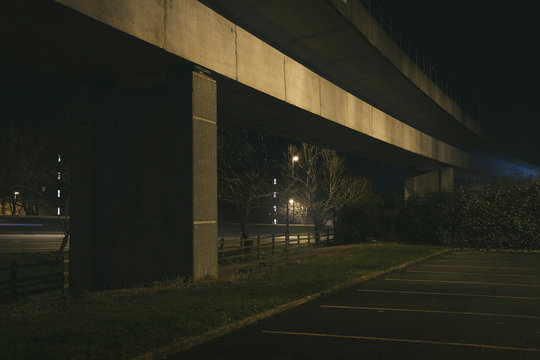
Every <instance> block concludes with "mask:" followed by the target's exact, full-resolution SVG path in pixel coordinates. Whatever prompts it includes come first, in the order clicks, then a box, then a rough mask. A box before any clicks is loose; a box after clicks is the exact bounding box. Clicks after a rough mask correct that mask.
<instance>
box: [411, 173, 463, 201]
mask: <svg viewBox="0 0 540 360" xmlns="http://www.w3.org/2000/svg"><path fill="white" fill-rule="evenodd" d="M404 188H405V189H404V190H405V191H404V192H405V193H404V195H405V199H407V198H408V197H409V196H411V195H413V194H417V195H420V196H422V195H425V194H427V193H428V192H432V191H452V190H454V168H451V167H447V168H443V169H439V170H434V171H429V172H424V173H420V172H418V171H415V170H412V169H410V170H408V171H406V173H405V186H404Z"/></svg>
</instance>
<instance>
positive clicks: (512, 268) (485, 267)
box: [417, 260, 540, 271]
mask: <svg viewBox="0 0 540 360" xmlns="http://www.w3.org/2000/svg"><path fill="white" fill-rule="evenodd" d="M433 261H435V260H433ZM417 266H428V267H440V268H471V269H495V270H536V271H538V270H540V269H539V268H516V267H498V266H474V265H431V264H421V265H417Z"/></svg>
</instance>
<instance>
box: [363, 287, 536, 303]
mask: <svg viewBox="0 0 540 360" xmlns="http://www.w3.org/2000/svg"><path fill="white" fill-rule="evenodd" d="M356 291H360V292H379V293H390V294H414V295H442V296H465V297H485V298H494V299H513V300H540V297H528V296H504V295H483V294H466V293H445V292H430V291H406V290H378V289H356Z"/></svg>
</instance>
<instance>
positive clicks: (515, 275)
mask: <svg viewBox="0 0 540 360" xmlns="http://www.w3.org/2000/svg"><path fill="white" fill-rule="evenodd" d="M168 359H257V360H263V359H415V360H417V359H452V360H455V359H512V360H518V359H540V254H524V253H498V252H479V251H472V250H471V251H454V252H450V253H446V254H444V255H441V256H438V257H434V258H431V259H429V260H427V261H425V262H422V263H418V264H415V265H411V266H409V267H406V268H403V269H401V270H398V271H395V272H392V273H388V274H385V275H382V276H380V277H378V278H375V279H372V280H369V281H366V282H363V283H361V284H359V285H357V286H354V287H352V288H349V289H346V290H344V291H341V292H338V293H334V294H332V295H329V296H327V297H323V298H320V299H318V300H315V301H312V302H310V303H307V304H304V305H302V306H299V307H297V308H294V309H292V310H289V311H287V312H284V313H281V314H278V315H276V316H274V317H271V318H268V319H266V320H263V321H261V322H259V323H257V324H254V325H251V326H249V327H246V328H244V329H242V330H239V331H236V332H233V333H230V334H228V335H225V336H223V337H220V338H217V339H215V340H213V341H211V342H208V343H205V344H202V345H199V346H197V347H195V348H193V349H191V350H188V351H186V352H183V353H179V354H176V355H174V356H169V357H168Z"/></svg>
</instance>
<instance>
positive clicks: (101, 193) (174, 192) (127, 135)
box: [0, 2, 446, 289]
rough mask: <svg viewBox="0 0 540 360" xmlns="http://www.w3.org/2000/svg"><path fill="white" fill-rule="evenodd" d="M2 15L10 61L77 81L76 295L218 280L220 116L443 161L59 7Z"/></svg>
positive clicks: (73, 104)
mask: <svg viewBox="0 0 540 360" xmlns="http://www.w3.org/2000/svg"><path fill="white" fill-rule="evenodd" d="M1 20H2V21H1V22H0V29H1V31H2V32H3V33H4V34H11V35H10V36H6V38H5V41H4V42H3V53H4V54H5V57H4V58H3V59H2V60H3V61H5V62H8V63H11V64H15V65H20V66H23V67H29V68H34V69H37V70H39V71H43V72H47V73H53V74H56V75H59V76H61V77H65V78H67V79H69V81H70V82H71V84H72V88H71V89H70V94H69V95H68V96H67V100H66V105H65V109H64V110H65V112H66V113H67V114H68V117H67V118H68V120H69V121H68V124H69V128H70V145H71V149H70V152H71V154H72V164H73V165H72V166H73V169H72V183H71V188H72V200H71V202H72V204H73V205H72V213H71V219H72V236H71V256H72V262H71V263H72V270H71V276H72V278H71V281H72V287H73V288H74V289H86V288H104V287H122V286H126V285H132V284H135V283H140V282H145V281H152V280H155V279H157V278H162V277H166V276H169V277H170V276H176V275H188V276H195V277H200V276H203V275H205V274H208V275H215V274H216V272H217V259H216V256H217V253H216V246H215V245H216V239H217V233H216V231H217V193H216V184H217V180H216V138H215V132H216V131H215V130H216V123H217V121H218V119H219V121H231V122H235V123H239V124H241V125H243V126H249V127H253V128H256V129H259V130H263V131H267V132H270V133H273V134H277V135H280V136H283V137H286V138H291V139H294V140H301V141H309V142H312V143H315V144H319V145H322V146H327V147H330V148H334V149H337V150H341V151H344V152H346V153H349V154H353V155H358V156H362V157H367V158H371V159H375V160H380V161H386V162H390V163H392V164H395V165H399V166H403V167H409V168H414V169H416V170H417V171H420V172H427V171H430V170H433V169H438V168H441V167H443V166H446V165H445V164H443V163H441V162H439V161H436V160H433V159H430V158H428V157H425V156H421V155H418V154H416V153H414V152H411V151H408V150H405V149H403V148H401V147H398V146H394V145H391V144H389V143H387V142H384V141H381V140H378V139H376V138H374V137H371V136H368V135H365V134H362V133H359V132H357V131H354V130H353V129H351V128H350V127H346V126H343V125H341V124H339V123H336V122H333V121H329V120H327V119H325V118H323V117H321V116H318V115H315V114H313V113H312V112H308V111H305V110H302V109H300V108H298V107H295V106H293V105H291V104H289V103H287V102H285V101H282V100H279V99H277V98H275V97H272V96H269V95H266V94H263V93H262V92H259V91H257V90H254V89H252V88H251V87H248V86H246V85H242V84H240V83H239V82H237V81H235V80H231V79H230V78H228V77H225V76H222V75H219V74H217V73H211V74H210V76H207V74H206V73H205V72H204V71H201V69H199V68H198V67H197V66H195V64H193V63H191V62H189V61H186V60H184V59H182V58H180V57H177V56H174V55H172V54H170V53H167V52H165V51H164V50H163V49H160V48H158V47H155V46H152V45H150V44H148V43H146V42H144V41H142V40H139V39H137V38H135V37H132V36H130V35H127V34H126V33H123V32H120V31H118V30H115V29H113V28H111V27H109V26H107V25H104V24H102V23H99V22H97V21H95V20H93V19H91V18H89V17H87V16H84V15H81V14H79V13H76V12H74V11H73V10H71V9H68V8H66V7H64V6H62V5H59V4H55V3H52V2H40V3H38V4H35V5H33V6H32V7H31V8H26V7H25V6H24V5H23V4H20V3H19V2H11V4H10V5H9V6H8V7H7V9H5V11H3V12H2V16H1ZM21 24H24V26H21ZM13 29H16V30H15V31H13ZM216 103H217V110H216Z"/></svg>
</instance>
